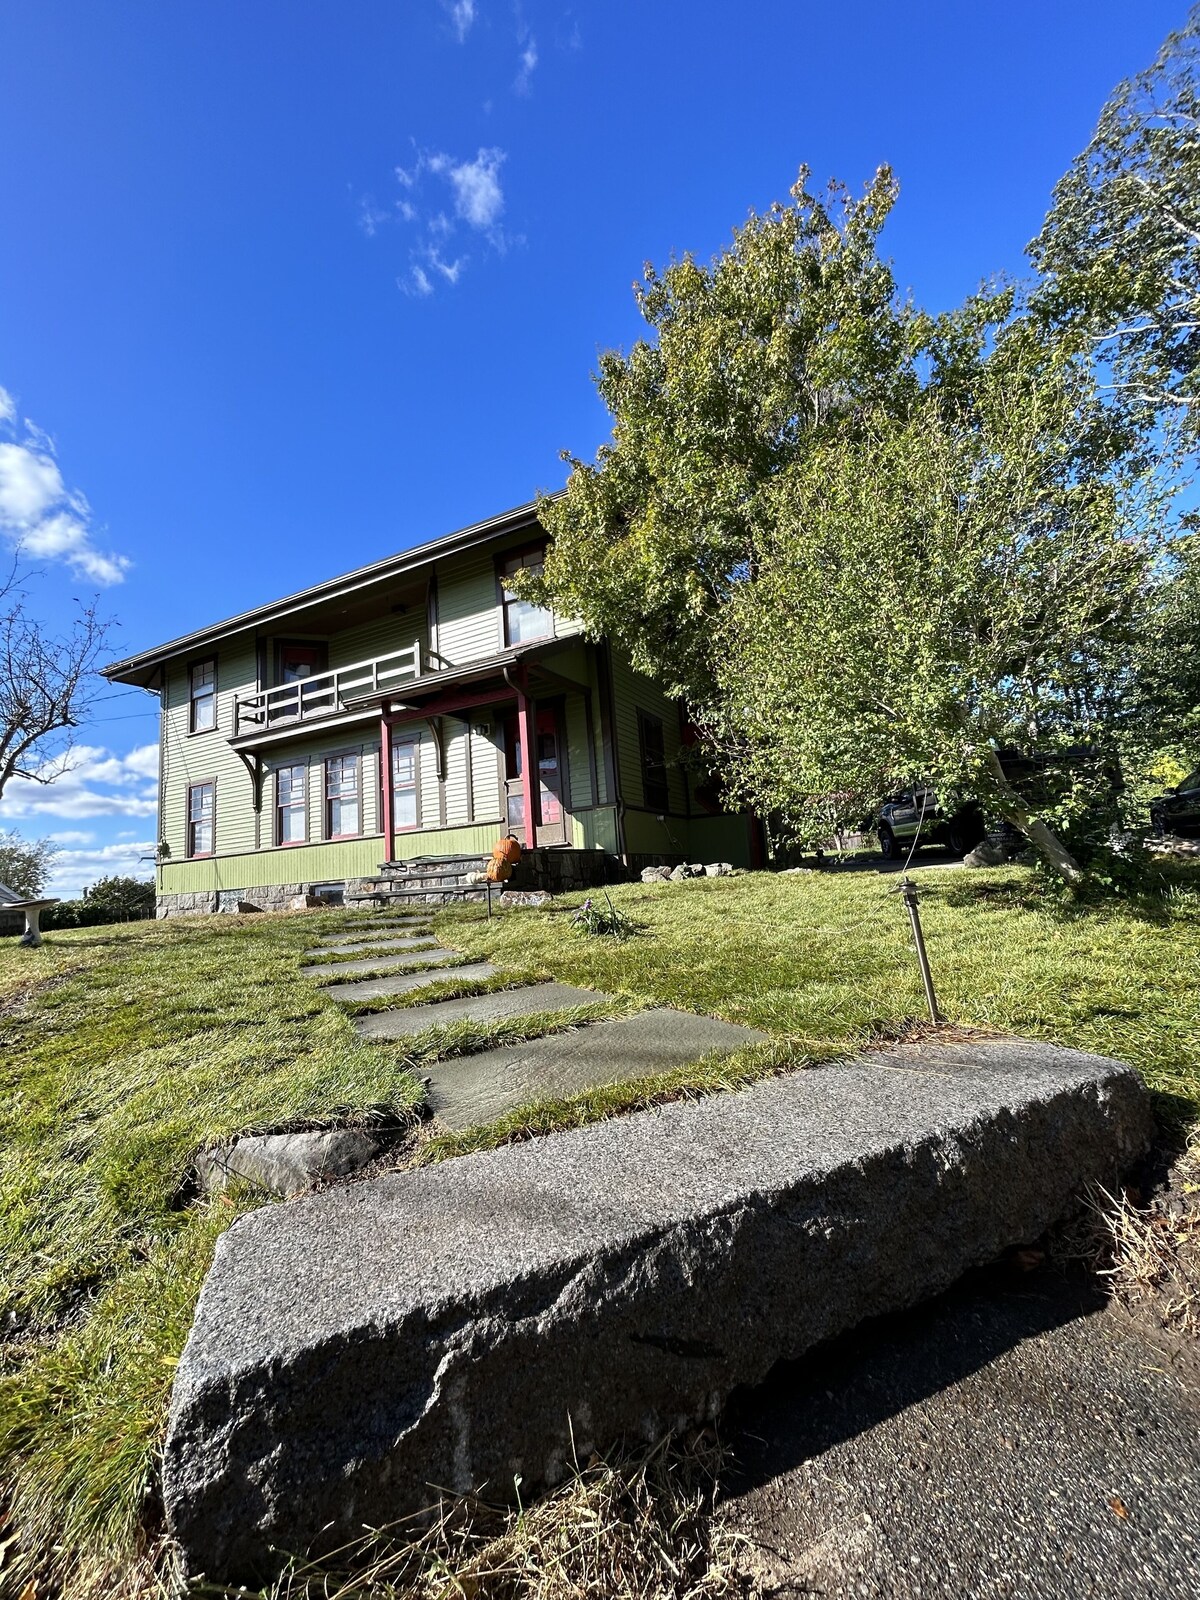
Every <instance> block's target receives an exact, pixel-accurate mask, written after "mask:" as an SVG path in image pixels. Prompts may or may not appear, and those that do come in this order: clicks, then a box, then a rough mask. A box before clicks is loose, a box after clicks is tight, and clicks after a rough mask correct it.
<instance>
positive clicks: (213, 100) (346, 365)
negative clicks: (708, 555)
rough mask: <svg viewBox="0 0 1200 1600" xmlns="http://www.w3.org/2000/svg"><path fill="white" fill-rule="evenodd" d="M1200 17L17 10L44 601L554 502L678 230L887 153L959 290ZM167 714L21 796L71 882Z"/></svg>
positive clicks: (20, 301)
mask: <svg viewBox="0 0 1200 1600" xmlns="http://www.w3.org/2000/svg"><path fill="white" fill-rule="evenodd" d="M1185 11H1186V4H1185V3H1184V0H1178V3H1174V4H1159V3H1157V0H1139V3H1138V4H1137V5H1136V6H1133V5H1130V4H1129V3H1128V0H1077V3H1067V0H1040V3H1037V4H1033V3H1028V0H1008V3H1007V4H1005V5H1003V6H999V5H983V4H968V3H966V0H957V3H953V4H950V3H940V4H934V3H923V0H914V3H913V4H911V5H909V6H907V7H898V6H896V5H895V4H894V3H890V4H889V3H884V0H872V3H864V4H857V5H855V4H845V3H844V4H842V5H838V6H830V5H827V4H822V5H815V4H809V3H807V0H792V3H790V4H785V3H762V4H746V5H742V6H740V7H736V8H731V7H728V6H724V5H722V6H718V5H716V4H712V3H709V0H655V3H649V4H648V3H646V0H642V3H641V4H633V3H626V0H605V3H603V4H599V3H596V4H575V5H557V4H550V3H537V0H523V3H522V4H520V5H513V4H512V3H511V0H506V3H501V0H392V3H390V4H389V3H384V0H341V3H340V4H333V3H326V0H289V3H287V4H284V3H282V0H274V3H270V0H255V3H254V4H252V5H247V4H245V3H244V0H239V3H230V0H206V3H204V4H199V3H197V0H191V3H183V0H180V3H173V4H170V5H164V4H162V3H161V0H122V3H121V4H120V5H119V6H101V5H96V4H94V3H93V0H74V3H64V0H38V3H37V4H36V5H28V6H23V7H22V6H17V5H14V4H10V5H7V6H5V7H3V9H2V10H0V150H2V151H3V159H2V160H0V217H2V218H3V222H4V225H3V227H2V228H0V387H2V388H3V390H4V392H5V394H6V395H7V396H9V397H11V400H12V406H11V414H8V415H6V413H5V407H4V405H3V402H2V400H0V533H7V535H8V536H9V538H10V542H11V539H12V538H14V537H16V534H17V532H18V531H19V530H20V529H22V528H23V529H24V530H25V535H26V538H27V540H29V535H30V530H31V529H34V530H35V532H34V535H33V538H32V541H31V542H32V543H33V545H34V546H35V549H36V553H37V555H38V567H39V571H40V576H38V578H37V579H36V586H35V595H34V599H35V604H36V606H37V608H38V609H39V611H40V612H41V613H42V614H43V615H45V616H46V617H48V618H49V619H50V620H51V621H53V622H62V621H63V620H65V618H66V616H67V614H68V610H69V607H70V603H71V599H72V597H73V596H76V595H90V594H92V593H96V592H100V593H102V595H103V603H104V605H105V607H106V608H107V609H108V610H109V611H110V612H111V613H113V614H114V615H115V616H117V617H118V618H119V619H120V622H121V632H120V634H119V636H118V639H117V650H116V653H118V654H126V653H129V652H132V651H133V650H136V649H140V648H142V647H144V646H147V645H150V644H154V643H157V642H159V641H161V640H163V639H166V638H170V637H173V636H175V635H177V634H180V633H183V632H186V631H187V630H189V629H191V628H193V627H196V626H199V625H202V624H203V623H205V622H209V621H213V620H216V619H217V618H219V617H222V616H225V615H228V614H230V613H232V612H236V611H240V610H243V609H245V608H247V607H249V606H251V605H254V604H256V603H258V602H260V601H265V600H268V599H270V598H272V597H274V596H276V595H278V594H281V593H286V592H289V591H291V590H293V589H297V588H300V587H302V586H304V585H307V584H310V583H313V582H316V581H317V580H319V579H321V578H324V577H328V576H330V575H332V574H333V573H335V572H337V571H341V570H345V569H347V568H350V567H353V566H356V565H359V564H360V563H363V562H366V561H371V560H374V559H376V558H378V557H380V556H382V555H385V554H387V553H388V552H390V551H395V550H399V549H403V548H405V547H406V546H408V545H411V544H415V543H419V542H421V541H422V540H424V539H427V538H432V537H435V536H437V535H438V534H441V533H445V532H448V531H450V530H452V529H454V528H457V527H461V526H464V525H465V524H467V523H470V522H472V521H475V520H477V519H478V518H480V517H484V516H487V515H489V514H490V513H493V512H495V511H498V510H501V509H503V508H505V507H507V506H510V505H515V504H518V503H521V502H523V501H526V500H528V499H530V498H531V497H532V495H533V494H534V492H535V491H536V490H538V489H549V488H554V487H557V486H558V485H559V484H560V483H561V482H562V477H563V471H564V469H563V467H562V465H561V463H560V461H559V455H558V453H559V451H560V450H561V449H563V448H564V447H566V448H569V449H571V450H572V451H573V452H574V453H576V454H579V455H584V456H590V455H591V454H592V453H593V452H594V450H595V448H596V447H597V445H598V444H599V443H600V442H601V441H602V439H603V438H604V436H605V434H606V431H607V425H606V418H605V414H604V412H603V410H602V408H601V407H600V405H599V402H598V401H597V399H596V397H595V395H594V392H593V390H592V386H591V383H590V378H589V374H590V373H591V372H592V370H593V369H594V367H595V364H596V356H597V352H598V351H599V350H601V349H603V348H606V347H609V346H613V345H628V344H629V343H630V342H632V340H633V339H635V338H636V337H637V336H638V333H639V323H638V319H637V315H636V311H635V309H634V305H633V299H632V295H631V293H630V286H631V284H632V282H633V280H634V279H635V278H636V277H637V276H638V274H639V271H640V268H641V264H642V262H643V261H646V260H653V261H656V262H662V261H664V260H665V259H667V258H668V257H669V256H670V255H671V254H672V253H673V252H676V253H679V252H683V251H685V250H690V251H692V252H694V253H696V254H698V255H700V256H705V257H707V256H709V255H711V254H712V253H713V252H715V251H716V250H718V249H720V247H721V246H722V244H723V243H724V242H725V241H726V240H727V239H728V237H729V232H730V229H731V228H732V227H733V226H734V225H736V224H737V223H738V222H740V221H741V220H743V219H744V217H745V215H746V213H747V211H748V210H749V209H750V208H752V207H753V208H755V209H762V208H764V207H766V206H767V205H769V204H770V202H771V201H772V200H773V199H775V198H777V197H785V196H786V193H787V190H788V187H789V186H790V184H791V183H792V181H793V180H794V177H795V173H796V169H797V167H798V166H799V164H800V163H801V162H802V161H803V162H807V163H808V165H809V166H810V167H811V168H812V169H813V172H814V175H815V177H816V178H818V179H820V180H823V179H824V178H825V177H827V176H830V175H836V176H838V177H840V178H842V179H844V180H845V181H847V182H848V183H850V184H852V185H853V186H855V187H859V186H861V184H862V183H864V182H865V181H866V179H867V178H868V177H869V176H870V174H871V173H872V172H873V171H874V169H875V168H876V166H878V164H879V163H880V162H883V161H888V162H890V163H891V164H892V166H893V167H894V168H895V169H896V171H897V174H898V176H899V179H900V184H901V195H900V202H899V205H898V208H897V211H896V213H895V214H894V216H893V219H892V220H891V222H890V223H889V225H888V230H887V233H886V236H885V244H886V247H887V249H888V251H889V252H890V253H891V255H892V257H893V259H894V262H895V267H896V272H897V276H898V279H899V281H900V282H901V284H902V285H904V286H906V287H910V288H911V290H912V292H913V294H914V295H915V297H916V298H917V299H918V300H919V301H921V302H922V303H924V304H926V305H929V306H931V307H933V308H938V307H943V306H947V305H950V304H953V303H955V302H956V301H958V300H959V299H961V297H962V296H963V295H965V294H966V293H968V292H969V291H971V290H972V289H973V288H975V287H976V286H977V284H978V283H979V282H980V280H981V279H983V278H985V277H987V276H989V275H991V274H994V273H998V272H1007V273H1020V272H1021V271H1022V270H1023V266H1024V260H1023V250H1024V246H1025V244H1026V243H1027V241H1028V240H1029V238H1030V237H1031V236H1032V235H1033V234H1034V233H1035V232H1036V231H1037V228H1038V225H1039V223H1040V220H1041V218H1042V215H1043V214H1044V212H1045V209H1046V206H1047V202H1048V197H1049V194H1050V190H1051V187H1052V185H1053V183H1054V181H1055V179H1056V178H1057V177H1058V176H1059V174H1060V173H1061V172H1062V170H1063V169H1064V168H1065V167H1066V166H1067V164H1068V163H1069V161H1070V159H1071V157H1072V156H1073V155H1074V154H1075V153H1076V151H1077V150H1079V149H1080V148H1081V147H1082V146H1083V145H1084V144H1085V143H1086V142H1087V139H1088V136H1089V134H1090V132H1091V129H1092V127H1093V125H1094V122H1095V119H1096V115H1097V113H1098V111H1099V109H1100V106H1101V104H1102V103H1103V101H1104V99H1105V96H1106V95H1107V93H1108V92H1109V90H1110V89H1111V88H1112V87H1113V85H1114V84H1115V83H1116V82H1117V81H1118V80H1119V79H1120V78H1122V77H1124V76H1126V75H1127V74H1129V73H1130V72H1134V71H1137V70H1139V69H1140V68H1141V67H1142V66H1144V65H1146V64H1148V62H1149V61H1150V59H1151V58H1152V57H1153V55H1154V52H1155V49H1156V48H1157V45H1158V43H1159V42H1160V40H1161V39H1162V37H1163V36H1164V35H1165V34H1166V33H1167V32H1168V31H1169V30H1170V29H1171V28H1172V27H1175V26H1178V25H1180V24H1181V23H1182V21H1183V20H1184V15H1185ZM6 508H7V509H6ZM6 519H7V520H6ZM22 519H23V520H22ZM155 735H156V722H155V717H154V714H153V702H151V701H150V700H149V699H148V698H147V697H145V696H143V695H141V694H139V693H138V692H132V691H126V692H124V693H122V694H120V695H118V696H115V697H112V698H108V699H105V700H103V701H102V702H100V703H99V704H98V705H97V706H96V711H95V719H94V721H93V722H92V723H91V724H90V725H89V726H88V727H87V728H85V729H84V730H82V734H81V740H82V743H83V744H84V746H85V751H84V754H83V756H82V758H81V759H80V761H79V762H78V764H77V766H76V767H75V769H74V771H73V772H72V773H71V774H69V775H68V777H67V778H65V779H63V780H61V781H60V782H59V783H58V784H56V785H54V786H52V787H50V788H41V787H38V786H34V785H29V784H21V785H15V784H14V785H10V788H9V791H8V793H7V794H6V795H5V797H4V799H3V800H0V826H16V827H18V828H19V829H21V831H22V832H24V833H26V834H28V835H40V834H52V835H56V836H58V837H59V840H60V842H61V843H62V845H63V848H64V853H63V857H62V862H61V868H60V871H59V874H58V877H57V879H56V887H57V888H58V889H59V890H60V891H71V890H73V889H75V888H77V887H78V886H79V885H80V884H82V883H86V882H89V881H91V880H92V879H94V878H95V877H97V876H99V875H101V874H102V873H104V872H108V871H128V870H131V869H134V868H135V867H136V864H137V857H138V855H139V854H140V853H141V852H142V851H143V850H146V849H149V848H151V843H150V841H151V840H152V837H153V811H154V806H153V760H152V752H151V751H150V750H149V749H148V748H147V747H148V746H149V745H150V744H151V743H152V741H153V740H154V738H155ZM140 870H142V871H145V870H146V869H145V868H144V867H142V868H141V869H140Z"/></svg>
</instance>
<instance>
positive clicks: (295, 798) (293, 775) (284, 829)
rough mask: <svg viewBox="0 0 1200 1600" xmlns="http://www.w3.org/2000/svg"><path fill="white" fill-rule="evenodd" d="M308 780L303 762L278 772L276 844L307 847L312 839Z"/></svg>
mask: <svg viewBox="0 0 1200 1600" xmlns="http://www.w3.org/2000/svg"><path fill="white" fill-rule="evenodd" d="M307 778H308V768H307V767H306V766H305V765H304V764H303V762H298V763H297V764H296V765H295V766H290V767H280V768H279V769H278V770H277V771H276V773H275V843H276V844H303V843H304V841H305V840H306V839H307V838H308V806H307V803H306V802H307V798H308V783H307Z"/></svg>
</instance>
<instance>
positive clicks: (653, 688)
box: [612, 650, 687, 850]
mask: <svg viewBox="0 0 1200 1600" xmlns="http://www.w3.org/2000/svg"><path fill="white" fill-rule="evenodd" d="M612 670H613V720H614V721H615V723H616V730H615V732H616V741H617V761H618V767H619V771H620V774H621V789H622V798H623V799H624V801H625V804H626V805H628V806H645V804H646V795H645V790H644V789H643V787H642V746H641V740H640V738H639V737H638V721H637V714H638V712H639V710H640V711H647V712H649V714H650V715H651V716H653V717H658V718H660V719H661V721H662V725H663V749H664V750H665V752H666V758H667V795H668V815H670V816H674V817H679V818H681V819H682V818H683V817H684V816H685V815H686V813H687V796H686V794H685V792H684V774H683V769H682V768H681V766H680V764H679V744H680V740H679V708H678V706H677V705H676V703H675V701H673V700H668V699H667V697H666V695H665V694H664V693H663V692H662V690H661V689H660V688H659V686H658V684H657V683H655V682H654V680H653V678H647V677H645V676H643V674H642V673H640V672H635V671H634V670H633V668H632V666H630V664H629V662H628V660H627V659H626V658H625V657H624V656H623V655H621V654H620V653H619V652H618V651H616V650H614V651H613V652H612ZM678 831H679V830H678V829H676V832H678ZM629 848H630V849H631V850H635V849H640V848H641V846H636V845H634V844H632V843H631V844H630V846H629ZM652 848H663V847H662V846H658V847H652Z"/></svg>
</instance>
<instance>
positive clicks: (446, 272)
mask: <svg viewBox="0 0 1200 1600" xmlns="http://www.w3.org/2000/svg"><path fill="white" fill-rule="evenodd" d="M429 264H430V266H431V267H432V268H433V269H434V271H435V272H440V273H441V275H442V277H443V278H445V280H446V282H447V283H457V282H458V275H459V273H460V272H461V271H462V269H463V268H464V267H465V266H466V264H467V258H466V256H459V258H458V260H457V261H443V260H442V258H441V256H439V255H438V253H437V251H436V250H431V251H430V252H429Z"/></svg>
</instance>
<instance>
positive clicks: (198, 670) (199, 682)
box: [188, 657, 217, 733]
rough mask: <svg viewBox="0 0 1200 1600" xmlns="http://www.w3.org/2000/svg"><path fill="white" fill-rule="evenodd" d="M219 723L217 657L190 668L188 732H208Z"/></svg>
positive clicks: (199, 662)
mask: <svg viewBox="0 0 1200 1600" xmlns="http://www.w3.org/2000/svg"><path fill="white" fill-rule="evenodd" d="M216 725H217V662H216V658H215V657H210V658H209V660H207V661H197V662H194V663H193V664H192V666H191V667H189V668H188V732H189V733H208V732H209V730H210V729H212V728H215V727H216Z"/></svg>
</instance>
